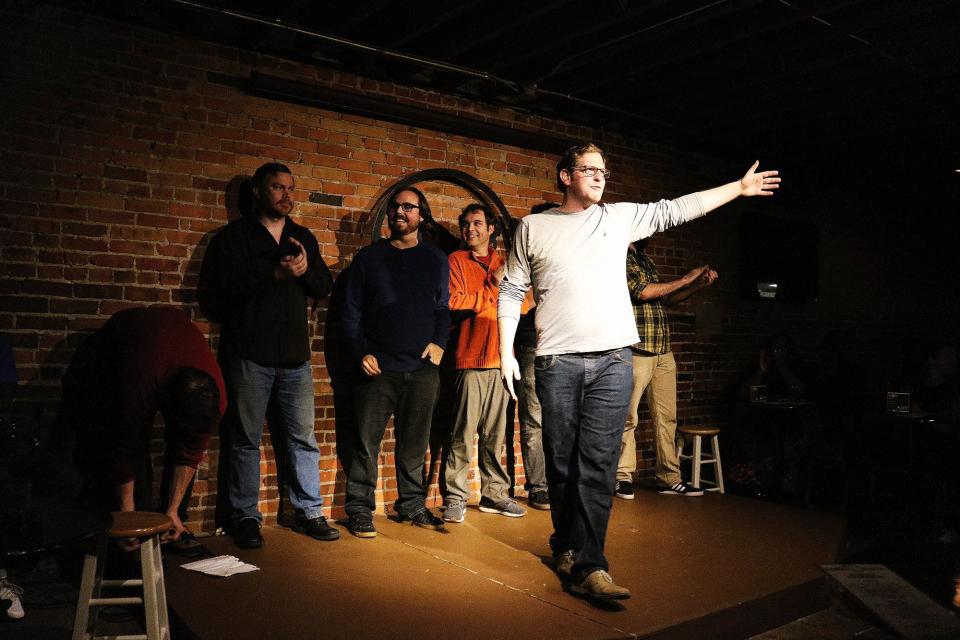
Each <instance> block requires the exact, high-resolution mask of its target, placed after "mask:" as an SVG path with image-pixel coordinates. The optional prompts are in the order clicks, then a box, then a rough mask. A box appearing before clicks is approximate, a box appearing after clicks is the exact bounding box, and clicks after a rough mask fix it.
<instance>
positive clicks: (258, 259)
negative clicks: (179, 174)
mask: <svg viewBox="0 0 960 640" xmlns="http://www.w3.org/2000/svg"><path fill="white" fill-rule="evenodd" d="M290 236H293V237H294V238H296V239H297V240H298V241H299V242H300V244H302V245H303V247H304V249H305V250H306V252H307V263H308V265H309V266H308V267H307V270H306V271H305V272H304V273H303V275H301V276H300V277H298V278H295V279H289V280H279V281H278V280H277V279H276V278H275V277H274V269H275V268H276V266H277V265H278V264H279V263H280V259H281V258H282V257H283V255H284V254H289V250H290V247H291V246H292V245H291V244H290V241H289V240H288V238H289V237H290ZM332 287H333V279H332V278H331V277H330V270H329V269H327V265H326V264H325V263H324V261H323V258H321V257H320V245H319V244H318V243H317V239H316V238H315V237H314V236H313V234H312V233H311V232H310V230H309V229H307V228H306V227H303V226H300V225H299V224H297V223H295V222H294V221H293V220H291V219H290V218H287V219H286V223H285V224H284V227H283V233H282V234H281V236H280V242H279V244H278V243H277V242H276V241H275V240H274V239H273V236H271V235H270V232H269V231H267V228H266V227H264V226H263V225H262V224H261V223H260V221H259V220H258V219H257V218H255V217H253V216H244V217H243V218H240V219H239V220H234V221H233V222H231V223H230V224H228V225H227V226H225V227H224V228H223V229H221V230H220V231H218V232H217V234H216V235H214V236H213V238H212V239H211V241H210V245H209V246H208V247H207V252H206V254H205V255H204V258H203V265H202V267H201V268H200V278H199V283H198V285H197V300H198V301H199V303H200V310H201V311H202V312H203V314H204V315H205V316H206V317H207V319H209V320H211V321H213V322H219V323H221V328H220V357H221V359H224V358H243V359H245V360H251V361H253V362H255V363H257V364H259V365H261V366H265V367H292V366H297V365H301V364H303V363H304V362H306V361H308V360H309V359H310V336H309V328H308V324H307V298H308V297H309V298H313V299H314V300H319V299H321V298H325V297H326V296H327V295H329V294H330V290H331V288H332Z"/></svg>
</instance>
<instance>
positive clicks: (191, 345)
mask: <svg viewBox="0 0 960 640" xmlns="http://www.w3.org/2000/svg"><path fill="white" fill-rule="evenodd" d="M101 331H102V334H103V335H102V338H103V343H102V344H103V351H104V353H103V356H104V358H103V360H102V361H101V362H102V365H103V376H102V379H101V380H99V381H97V383H98V385H99V386H100V387H101V389H102V394H100V397H101V398H102V400H101V401H102V402H105V403H106V405H107V406H104V407H103V409H104V413H105V414H106V415H105V417H106V418H107V421H108V422H109V424H108V425H105V426H106V427H107V428H106V431H107V442H106V443H104V444H105V447H106V449H107V451H106V453H107V455H108V459H110V460H111V462H112V463H113V465H114V469H112V470H111V471H112V472H113V475H114V478H115V480H116V481H117V482H126V481H129V480H131V479H133V477H134V471H133V469H134V468H135V465H134V464H133V459H134V458H135V457H141V456H145V455H148V454H149V449H150V440H151V432H152V428H153V422H154V419H155V418H156V415H157V410H158V409H159V408H160V395H161V392H162V390H163V387H164V385H165V384H166V382H167V381H168V380H169V379H170V378H171V377H172V376H173V375H174V374H175V373H176V372H177V371H178V370H179V369H181V368H183V367H193V368H196V369H199V370H201V371H204V372H206V373H208V374H209V375H210V377H212V378H213V380H214V382H216V385H217V389H218V390H219V392H220V415H221V417H222V416H223V414H224V412H225V411H226V408H227V394H226V390H225V388H224V384H223V374H222V373H221V372H220V366H219V365H218V364H217V361H216V358H215V357H214V355H213V352H212V351H211V350H210V346H209V345H208V344H207V339H206V338H205V337H204V336H203V334H202V333H200V330H199V329H197V327H196V326H195V325H194V324H193V322H191V321H190V318H189V317H188V316H187V314H185V313H184V312H183V311H180V310H179V309H171V308H163V307H150V308H145V309H126V310H124V311H120V312H119V313H117V314H115V315H114V316H113V317H112V318H110V320H109V321H108V322H107V324H106V325H104V327H103V329H102V330H101ZM216 426H217V425H216V423H214V424H212V425H211V426H210V432H209V433H205V434H197V435H196V436H193V437H190V436H188V435H187V434H184V433H179V432H176V431H175V430H171V429H167V430H166V433H165V435H164V437H165V439H166V441H167V456H168V457H169V459H168V460H167V464H172V465H176V466H190V467H193V468H196V467H197V465H198V464H199V463H200V459H201V458H202V457H203V452H204V451H205V450H206V448H207V443H208V441H209V440H210V436H211V435H212V433H213V430H214V429H216Z"/></svg>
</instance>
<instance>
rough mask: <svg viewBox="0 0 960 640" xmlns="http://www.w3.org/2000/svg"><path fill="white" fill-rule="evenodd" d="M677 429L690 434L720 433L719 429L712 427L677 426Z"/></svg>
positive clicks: (710, 434)
mask: <svg viewBox="0 0 960 640" xmlns="http://www.w3.org/2000/svg"><path fill="white" fill-rule="evenodd" d="M677 431H681V432H683V433H686V434H687V435H691V436H704V437H706V436H715V435H717V434H718V433H720V429H716V428H714V427H677Z"/></svg>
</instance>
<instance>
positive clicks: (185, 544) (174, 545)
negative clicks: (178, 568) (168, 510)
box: [166, 531, 209, 558]
mask: <svg viewBox="0 0 960 640" xmlns="http://www.w3.org/2000/svg"><path fill="white" fill-rule="evenodd" d="M166 549H167V550H168V551H170V552H171V553H175V554H177V555H178V556H180V557H181V558H199V557H200V556H203V555H206V554H207V553H209V552H208V551H207V548H206V547H205V546H203V544H202V543H201V542H200V541H199V540H197V537H196V536H195V535H193V534H192V533H190V531H184V532H183V533H181V534H180V537H179V538H177V539H176V540H174V541H173V542H170V543H169V544H167V546H166Z"/></svg>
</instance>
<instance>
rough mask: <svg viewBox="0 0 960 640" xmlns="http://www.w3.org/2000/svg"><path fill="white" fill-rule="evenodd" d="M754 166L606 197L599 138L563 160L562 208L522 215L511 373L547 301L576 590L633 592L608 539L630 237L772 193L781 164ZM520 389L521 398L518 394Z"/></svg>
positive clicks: (508, 311) (508, 346)
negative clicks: (525, 315) (643, 197)
mask: <svg viewBox="0 0 960 640" xmlns="http://www.w3.org/2000/svg"><path fill="white" fill-rule="evenodd" d="M758 165H759V162H757V163H754V165H753V166H752V167H750V169H749V170H747V172H746V174H745V175H744V176H743V178H741V179H740V180H737V181H734V182H730V183H728V184H726V185H723V186H720V187H716V188H714V189H709V190H707V191H701V192H698V193H693V194H690V195H687V196H683V197H682V198H678V199H676V200H661V201H659V202H656V203H652V204H635V203H617V204H607V203H604V202H602V201H601V199H602V197H603V190H604V187H605V186H606V180H607V178H608V177H609V176H610V172H609V171H607V169H606V159H605V158H604V156H603V152H602V151H601V150H600V149H599V148H598V147H596V146H595V145H593V144H582V145H577V146H574V147H570V148H569V149H567V150H566V151H565V152H564V154H563V155H562V156H561V158H560V161H559V162H558V163H557V187H558V188H559V189H560V191H562V192H563V201H562V202H561V204H560V206H559V207H556V208H554V209H550V210H548V211H544V212H542V213H540V214H538V215H535V216H527V217H526V218H524V219H523V220H521V221H520V224H519V226H518V227H517V231H516V234H515V235H514V241H513V247H512V249H511V251H510V254H509V256H508V258H507V269H506V273H505V274H504V277H503V281H502V282H501V283H500V297H499V305H498V308H497V315H498V317H499V322H500V363H501V364H500V370H501V373H502V375H503V378H504V382H505V383H506V385H507V388H508V389H509V390H510V394H511V395H514V392H513V384H514V381H515V380H519V379H520V366H519V364H518V363H517V359H516V358H515V357H514V354H513V341H514V335H515V333H516V330H517V322H518V320H519V318H520V309H521V305H522V303H523V298H524V295H525V294H526V292H527V290H528V289H530V288H531V287H533V290H534V296H535V302H536V304H537V317H536V328H537V358H536V362H535V369H536V387H537V396H538V397H539V399H540V404H541V407H542V411H543V418H542V419H543V444H544V450H545V452H546V459H547V483H548V485H549V493H550V508H551V511H550V513H551V516H552V520H553V529H554V532H553V535H552V536H551V537H550V547H551V550H552V551H553V554H554V559H555V562H556V568H557V572H558V573H559V574H560V575H562V576H564V577H567V578H569V579H570V581H571V582H570V590H571V592H573V593H575V594H578V595H584V596H589V597H592V598H600V599H622V598H629V597H630V591H629V590H628V589H626V588H624V587H621V586H619V585H617V584H615V583H614V582H613V579H612V578H611V577H610V575H609V574H608V573H607V568H608V565H607V559H606V557H605V556H604V553H603V550H604V542H605V539H606V535H607V523H608V521H609V519H610V508H611V505H612V503H613V493H614V482H615V480H616V471H617V460H618V458H619V456H620V439H621V435H622V434H623V425H624V422H625V421H626V417H627V410H628V405H629V402H630V394H631V390H632V387H633V384H632V383H633V372H632V369H633V363H632V359H631V355H630V348H629V345H632V344H636V343H637V341H638V340H639V336H638V335H637V324H636V322H635V318H634V315H633V309H632V307H631V304H630V294H629V291H628V289H627V278H626V270H625V269H624V264H625V263H626V257H627V247H628V245H629V244H630V243H631V242H634V241H637V240H640V239H641V238H646V237H648V236H651V235H653V234H654V233H656V232H658V231H665V230H667V229H669V228H671V227H674V226H677V225H679V224H682V223H684V222H687V221H689V220H693V219H695V218H698V217H700V216H702V215H704V214H706V213H707V212H709V211H712V210H713V209H716V208H717V207H719V206H721V205H723V204H726V203H727V202H730V201H731V200H734V199H735V198H738V197H740V196H757V195H760V196H769V195H773V191H772V190H773V189H776V188H777V187H778V186H779V182H780V178H778V177H777V172H776V171H763V172H757V171H756V169H757V166H758ZM514 397H516V396H515V395H514Z"/></svg>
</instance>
